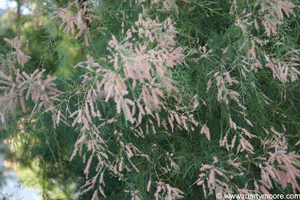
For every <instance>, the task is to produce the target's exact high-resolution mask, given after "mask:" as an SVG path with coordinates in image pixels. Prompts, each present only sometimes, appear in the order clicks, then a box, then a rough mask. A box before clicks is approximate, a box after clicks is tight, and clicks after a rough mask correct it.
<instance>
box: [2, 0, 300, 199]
mask: <svg viewBox="0 0 300 200" xmlns="http://www.w3.org/2000/svg"><path fill="white" fill-rule="evenodd" d="M299 14H300V13H299V1H280V0H260V1H257V0H248V1H236V0H232V1H221V0H220V1H218V0H215V1H198V0H197V1H188V0H182V1H175V0H166V1H156V0H152V1H142V0H140V1H135V2H133V1H130V0H127V1H74V2H69V3H68V5H66V6H65V7H59V6H56V7H53V8H51V12H50V16H51V19H52V21H51V22H49V23H50V24H51V23H52V25H51V26H55V25H56V27H59V29H60V30H61V32H60V33H59V34H61V35H63V37H64V40H69V41H72V43H74V46H75V45H76V46H78V44H80V45H81V47H80V48H82V49H81V50H80V53H79V54H81V55H78V56H77V57H76V59H75V58H74V56H69V57H68V56H67V57H60V61H61V62H67V63H69V64H70V63H74V64H72V65H73V68H71V70H69V71H71V72H70V73H69V74H67V75H65V74H64V75H62V74H58V75H57V77H54V76H50V75H47V76H46V75H45V74H47V72H45V71H44V70H39V69H37V70H36V71H34V73H26V72H25V71H26V70H24V69H26V63H27V62H28V60H29V59H30V57H29V56H27V55H26V54H25V53H24V50H23V48H22V37H21V38H20V39H19V38H15V39H11V40H9V39H5V41H6V42H7V43H9V44H10V45H11V49H12V51H11V52H9V53H8V54H6V55H4V54H3V55H1V57H0V59H1V71H0V78H1V80H0V83H1V88H0V89H1V96H0V102H1V103H0V108H1V113H0V114H1V120H2V126H3V127H6V128H7V129H9V127H10V126H12V124H11V123H12V122H9V119H10V118H11V117H13V118H14V119H16V123H21V124H23V126H24V132H26V130H25V128H26V127H30V126H32V124H34V123H37V122H36V121H38V120H45V119H46V118H47V119H50V116H52V119H51V120H52V121H51V126H52V127H53V128H57V130H60V131H56V134H59V135H64V134H67V133H65V131H63V130H64V129H63V128H62V127H66V128H65V130H69V131H71V130H72V131H74V136H76V137H77V140H76V142H74V143H71V144H72V145H71V146H73V149H72V154H70V151H66V152H65V153H64V154H68V152H69V154H70V155H69V156H70V160H71V161H72V160H73V159H76V162H78V157H82V159H83V162H84V163H85V164H84V165H85V167H84V169H82V170H83V173H84V174H85V176H86V177H85V178H86V180H85V183H84V185H83V186H82V192H83V195H84V194H89V195H90V196H89V197H90V198H92V199H101V198H102V197H107V198H109V199H129V198H131V199H181V198H185V199H205V198H207V199H214V198H215V196H216V194H218V193H221V194H223V197H224V195H227V194H241V195H243V194H248V195H249V194H268V193H270V194H291V193H294V194H296V193H297V192H299V190H300V188H299V180H298V178H299V177H300V171H299V166H300V162H299V158H300V155H299V152H298V151H299V147H298V144H299V143H300V140H299V136H300V135H299V134H300V133H299V128H300V127H299V122H300V119H299V111H300V110H299V109H300V102H299V98H300V92H299V77H298V76H299V75H300V71H299V70H300V68H299V61H300V59H299V34H298V33H299V31H300V29H299V16H300V15H299ZM48 31H50V35H52V36H53V35H55V32H54V31H55V30H52V31H53V32H52V33H51V30H48ZM70 36H72V37H74V38H71V37H70ZM53 37H56V36H53ZM56 42H57V43H59V42H60V41H59V40H57V41H56ZM63 42H65V41H63ZM72 43H69V44H72ZM80 45H79V46H80ZM82 45H85V46H84V47H83V46H82ZM66 51H67V50H66ZM69 53H71V51H69ZM77 53H78V52H77ZM82 56H85V57H86V58H85V59H83V58H82ZM80 59H81V60H80ZM24 119H26V123H24V121H23V120H24ZM72 127H73V128H72ZM33 132H34V130H33ZM74 136H73V137H74ZM46 142H48V143H49V141H46ZM53 142H54V141H53ZM70 142H71V140H70ZM40 145H43V142H40ZM49 148H50V146H49ZM69 149H70V148H69ZM54 154H55V153H54ZM76 162H74V160H73V164H74V165H76ZM78 165H80V166H81V164H78ZM218 197H219V196H217V198H218ZM223 197H222V198H223ZM224 198H225V197H224ZM257 198H258V197H257ZM220 199H221V198H220Z"/></svg>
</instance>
